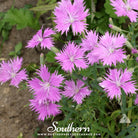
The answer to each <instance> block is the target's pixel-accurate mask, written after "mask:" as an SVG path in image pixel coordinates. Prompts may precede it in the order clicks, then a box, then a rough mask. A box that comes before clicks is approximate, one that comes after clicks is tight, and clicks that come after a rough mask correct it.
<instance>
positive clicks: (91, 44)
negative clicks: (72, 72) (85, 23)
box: [80, 31, 99, 65]
mask: <svg viewBox="0 0 138 138" xmlns="http://www.w3.org/2000/svg"><path fill="white" fill-rule="evenodd" d="M80 45H81V46H82V47H81V48H82V50H83V51H84V52H89V53H88V54H87V56H86V57H87V58H88V61H89V64H91V65H93V63H95V62H99V59H98V55H96V54H94V53H93V50H94V48H95V47H96V46H97V45H98V34H96V32H93V31H90V32H88V34H87V35H86V39H82V43H81V44H80Z"/></svg>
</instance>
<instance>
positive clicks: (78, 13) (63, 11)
mask: <svg viewBox="0 0 138 138" xmlns="http://www.w3.org/2000/svg"><path fill="white" fill-rule="evenodd" d="M54 15H55V16H56V17H55V23H56V29H57V30H58V32H60V31H61V33H62V34H63V33H64V32H66V35H67V32H68V31H69V28H70V26H71V27H72V31H73V34H74V35H75V34H77V33H81V32H84V30H86V25H87V24H86V23H85V20H86V17H87V16H88V9H87V10H86V11H85V6H84V3H83V0H74V3H73V4H72V2H71V0H61V2H59V3H58V7H56V8H55V10H54Z"/></svg>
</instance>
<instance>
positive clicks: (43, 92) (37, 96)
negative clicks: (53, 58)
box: [28, 65, 63, 120]
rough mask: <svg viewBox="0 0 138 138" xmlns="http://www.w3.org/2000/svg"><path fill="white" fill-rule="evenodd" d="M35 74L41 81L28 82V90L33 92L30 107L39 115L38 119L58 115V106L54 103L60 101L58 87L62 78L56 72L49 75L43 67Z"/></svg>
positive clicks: (35, 79)
mask: <svg viewBox="0 0 138 138" xmlns="http://www.w3.org/2000/svg"><path fill="white" fill-rule="evenodd" d="M37 74H38V75H39V77H40V78H41V80H40V79H38V78H34V79H32V80H29V81H28V83H29V87H30V90H33V91H34V93H33V95H34V99H32V100H30V102H31V104H30V106H31V107H32V109H33V110H35V111H36V112H38V113H39V117H38V118H39V119H40V120H44V119H45V118H47V117H50V116H51V115H53V116H55V115H57V114H59V113H60V110H59V109H58V107H60V106H59V105H57V104H55V102H59V101H60V99H61V95H60V92H59V88H58V87H60V84H61V83H62V81H63V77H62V76H61V75H58V74H57V72H54V73H53V74H50V73H49V72H48V68H46V66H45V65H44V66H43V65H42V66H41V67H40V70H38V73H37Z"/></svg>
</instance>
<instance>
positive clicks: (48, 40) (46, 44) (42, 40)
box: [26, 28, 55, 49]
mask: <svg viewBox="0 0 138 138" xmlns="http://www.w3.org/2000/svg"><path fill="white" fill-rule="evenodd" d="M53 34H55V32H54V31H53V30H52V29H50V28H47V29H45V30H44V33H42V29H40V30H39V31H38V32H37V33H36V34H35V35H34V36H33V38H32V39H31V40H30V41H29V42H28V45H27V46H26V47H27V48H34V47H36V46H38V45H39V44H41V45H40V46H41V48H48V49H50V48H51V47H52V46H53V43H54V42H53V40H52V37H51V35H53Z"/></svg>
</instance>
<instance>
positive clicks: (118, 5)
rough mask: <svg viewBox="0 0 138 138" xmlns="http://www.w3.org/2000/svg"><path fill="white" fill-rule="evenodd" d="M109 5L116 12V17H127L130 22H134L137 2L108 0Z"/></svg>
mask: <svg viewBox="0 0 138 138" xmlns="http://www.w3.org/2000/svg"><path fill="white" fill-rule="evenodd" d="M110 1H111V5H112V6H113V7H114V9H115V10H116V12H115V13H116V14H117V16H128V17H129V19H130V21H131V22H136V21H137V17H138V13H137V12H136V11H135V10H138V0H126V2H124V1H123V0H110Z"/></svg>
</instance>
